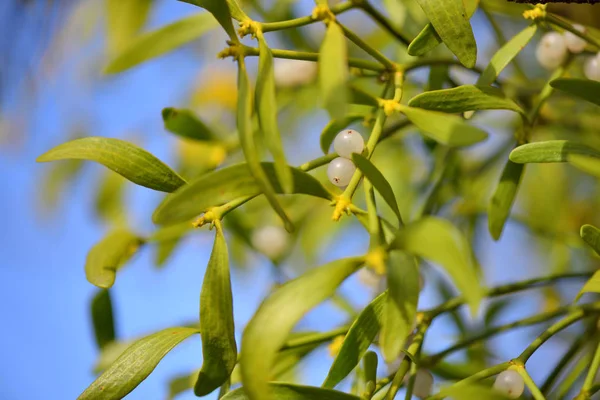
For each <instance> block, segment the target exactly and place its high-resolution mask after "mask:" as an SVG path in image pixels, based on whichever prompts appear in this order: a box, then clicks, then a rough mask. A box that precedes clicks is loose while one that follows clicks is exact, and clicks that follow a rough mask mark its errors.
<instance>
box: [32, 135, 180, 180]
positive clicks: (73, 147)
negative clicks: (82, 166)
mask: <svg viewBox="0 0 600 400" xmlns="http://www.w3.org/2000/svg"><path fill="white" fill-rule="evenodd" d="M68 159H80V160H90V161H96V162H98V163H100V164H102V165H104V166H105V167H107V168H110V169H112V170H113V171H115V172H116V173H118V174H120V175H122V176H124V177H125V178H127V179H129V180H130V181H131V182H133V183H137V184H138V185H141V186H145V187H147V188H150V189H154V190H160V191H162V192H173V191H175V189H177V188H178V187H180V186H181V185H183V184H184V183H185V181H184V180H183V178H182V177H180V176H179V175H178V174H177V173H176V172H175V171H173V170H172V169H171V168H169V167H168V166H167V165H165V164H164V163H163V162H162V161H160V160H159V159H158V158H156V157H154V156H153V155H152V154H150V153H148V152H147V151H145V150H143V149H141V148H139V147H137V146H134V145H132V144H131V143H128V142H125V141H123V140H120V139H112V138H102V137H87V138H83V139H76V140H73V141H70V142H66V143H63V144H61V145H58V146H56V147H55V148H53V149H52V150H49V151H47V152H46V153H44V154H42V155H41V156H39V157H38V158H37V159H36V161H37V162H48V161H56V160H68Z"/></svg>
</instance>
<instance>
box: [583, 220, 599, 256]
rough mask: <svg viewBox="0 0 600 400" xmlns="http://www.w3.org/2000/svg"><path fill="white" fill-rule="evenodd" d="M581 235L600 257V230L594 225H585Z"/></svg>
mask: <svg viewBox="0 0 600 400" xmlns="http://www.w3.org/2000/svg"><path fill="white" fill-rule="evenodd" d="M579 233H580V235H581V238H582V239H583V241H584V242H586V243H587V244H588V245H589V246H590V247H591V248H592V249H594V251H595V252H596V254H598V255H599V256H600V229H598V228H596V227H595V226H592V225H583V226H582V227H581V231H580V232H579Z"/></svg>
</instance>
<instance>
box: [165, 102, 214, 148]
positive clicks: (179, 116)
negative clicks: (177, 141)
mask: <svg viewBox="0 0 600 400" xmlns="http://www.w3.org/2000/svg"><path fill="white" fill-rule="evenodd" d="M162 118H163V122H164V124H165V129H166V130H168V131H169V132H172V133H174V134H176V135H179V136H182V137H185V138H189V139H194V140H198V141H202V142H206V141H213V140H215V135H214V133H213V131H212V129H211V128H210V127H208V126H207V125H206V124H205V123H204V122H202V121H201V120H200V119H199V118H198V117H197V116H196V115H195V114H194V113H193V112H192V111H190V110H183V109H176V108H172V107H169V108H165V109H163V110H162Z"/></svg>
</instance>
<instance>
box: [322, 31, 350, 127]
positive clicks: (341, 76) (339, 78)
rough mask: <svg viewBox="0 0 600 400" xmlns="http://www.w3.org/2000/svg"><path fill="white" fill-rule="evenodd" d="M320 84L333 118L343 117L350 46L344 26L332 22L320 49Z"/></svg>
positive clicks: (346, 96)
mask: <svg viewBox="0 0 600 400" xmlns="http://www.w3.org/2000/svg"><path fill="white" fill-rule="evenodd" d="M318 64H319V85H320V88H321V99H322V101H323V105H324V106H325V108H326V109H327V111H328V112H329V115H330V116H331V118H333V119H342V118H343V117H344V116H345V115H346V110H347V108H348V104H347V103H348V97H349V93H348V87H347V86H346V82H347V81H348V75H349V72H348V48H347V46H346V38H345V37H344V32H343V31H342V28H340V26H339V25H338V24H336V23H330V24H329V26H328V27H327V32H326V33H325V38H324V39H323V43H322V44H321V49H320V50H319V60H318Z"/></svg>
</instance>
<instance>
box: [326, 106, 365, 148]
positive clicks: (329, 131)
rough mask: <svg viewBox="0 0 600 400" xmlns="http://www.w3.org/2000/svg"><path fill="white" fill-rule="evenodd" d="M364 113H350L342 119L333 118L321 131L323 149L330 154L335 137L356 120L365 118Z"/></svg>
mask: <svg viewBox="0 0 600 400" xmlns="http://www.w3.org/2000/svg"><path fill="white" fill-rule="evenodd" d="M364 118H365V116H364V115H363V114H348V115H346V116H345V117H342V118H340V119H332V120H331V121H329V123H328V124H327V125H326V126H325V128H324V129H323V132H321V150H323V153H325V154H328V153H329V148H330V147H331V143H333V140H334V139H335V137H336V135H337V134H338V133H339V132H340V131H341V130H342V129H345V128H347V127H348V125H350V124H353V123H354V122H356V121H360V120H362V119H364Z"/></svg>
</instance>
